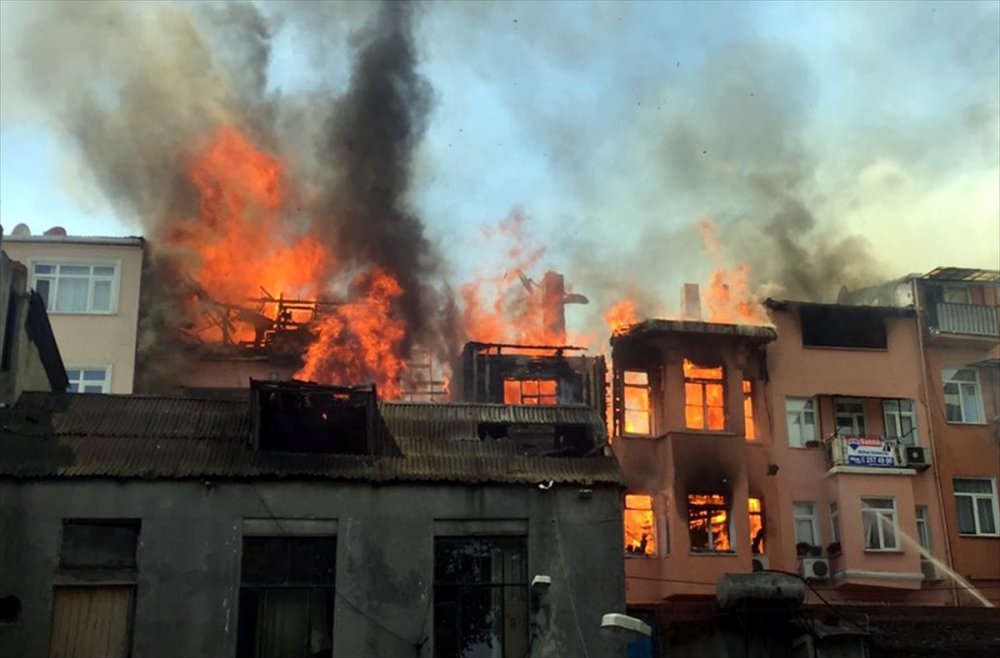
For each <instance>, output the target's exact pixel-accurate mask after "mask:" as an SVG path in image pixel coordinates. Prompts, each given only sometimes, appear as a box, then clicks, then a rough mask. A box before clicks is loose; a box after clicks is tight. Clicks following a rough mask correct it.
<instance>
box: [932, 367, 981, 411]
mask: <svg viewBox="0 0 1000 658" xmlns="http://www.w3.org/2000/svg"><path fill="white" fill-rule="evenodd" d="M963 370H967V371H969V372H971V373H972V374H973V375H974V378H975V379H974V381H971V382H967V381H960V380H959V381H953V380H952V379H951V377H953V376H955V375H957V374H958V373H959V372H961V371H963ZM948 373H951V375H950V376H949V375H948ZM949 384H954V385H955V386H957V387H958V402H959V404H958V408H959V411H961V413H962V419H961V420H952V419H951V418H949V417H948V399H947V396H948V395H952V394H951V393H948V392H947V391H946V390H945V389H946V388H947V386H948V385H949ZM963 386H972V387H973V389H974V390H975V398H976V409H975V411H976V413H977V414H978V415H979V420H966V416H967V414H966V409H965V405H964V404H963V403H962V387H963ZM941 393H942V403H943V404H944V421H945V422H946V423H948V424H951V425H986V424H987V423H986V410H985V408H984V407H983V387H982V382H981V381H980V378H979V369H978V368H971V367H969V366H959V367H947V368H941ZM952 406H954V405H952Z"/></svg>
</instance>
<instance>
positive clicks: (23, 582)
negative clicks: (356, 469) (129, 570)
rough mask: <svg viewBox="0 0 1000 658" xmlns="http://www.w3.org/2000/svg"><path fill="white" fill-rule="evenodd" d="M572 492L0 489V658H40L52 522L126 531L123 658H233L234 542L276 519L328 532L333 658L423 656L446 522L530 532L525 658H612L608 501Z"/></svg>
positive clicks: (613, 586)
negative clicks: (331, 537)
mask: <svg viewBox="0 0 1000 658" xmlns="http://www.w3.org/2000/svg"><path fill="white" fill-rule="evenodd" d="M579 489H580V487H576V486H564V487H560V486H554V487H552V488H551V489H547V490H545V489H541V488H539V487H537V486H500V485H486V486H471V485H470V486H461V485H383V486H370V485H366V484H337V483H328V482H327V483H317V482H312V483H310V482H300V483H296V482H283V483H282V482H260V483H257V484H248V483H229V482H200V481H190V482H187V481H185V482H181V481H175V482H169V481H147V482H143V481H127V482H118V481H111V480H77V481H71V480H61V481H11V480H7V481H4V482H0V501H2V507H0V510H2V511H0V576H2V578H0V596H9V595H13V596H17V597H18V598H20V600H21V605H22V607H21V613H20V616H19V619H18V621H16V622H15V623H12V624H0V655H3V656H45V655H48V648H49V633H50V626H51V617H52V588H53V583H54V582H55V580H56V578H57V576H56V571H57V565H58V559H59V542H60V534H61V528H62V522H63V519H67V518H86V519H93V518H138V519H141V521H142V527H141V531H140V537H139V547H138V577H137V595H136V596H137V598H136V610H135V613H136V618H135V624H134V634H133V643H132V655H133V656H135V657H136V658H143V657H146V656H185V657H196V656H212V657H215V656H234V655H235V653H236V631H237V619H238V615H239V610H238V609H237V608H238V602H239V582H240V559H241V550H242V536H243V533H244V527H245V526H246V525H247V519H262V520H268V519H270V518H272V517H276V518H278V519H282V520H286V519H287V520H293V519H326V520H328V522H327V526H328V527H336V534H337V593H338V595H337V598H336V608H335V611H334V633H333V636H334V655H336V656H401V657H402V656H432V655H434V646H433V636H434V632H433V630H434V620H433V604H432V601H431V596H432V593H433V566H434V565H433V555H434V552H433V545H434V542H433V540H434V532H435V530H434V528H435V525H436V522H438V523H437V525H438V527H439V528H440V527H441V523H440V521H441V520H445V519H459V520H461V519H466V520H469V519H472V520H475V519H482V520H487V521H490V520H492V521H493V522H494V523H498V524H500V525H503V520H520V522H521V523H522V524H523V525H526V527H527V540H528V566H529V572H528V573H529V579H530V577H531V576H532V575H535V574H545V575H548V576H551V578H552V585H551V588H550V589H549V591H548V592H547V593H546V594H544V595H542V598H541V599H540V603H542V605H543V608H542V613H540V614H536V615H535V616H534V618H533V620H532V621H533V625H534V626H535V637H534V638H533V640H532V655H536V656H582V655H590V656H615V655H624V654H625V647H624V645H623V644H621V643H620V641H618V640H615V639H613V638H609V637H605V636H603V635H602V634H601V633H600V630H599V627H600V623H601V616H602V615H603V614H604V613H607V612H624V611H625V600H624V572H623V560H622V544H621V542H622V539H621V537H622V525H621V500H620V494H619V491H618V490H617V489H616V488H614V487H605V488H595V489H594V491H593V492H592V495H591V496H590V497H589V498H587V497H581V496H580V495H579ZM265 522H267V521H265ZM286 525H289V526H293V525H294V523H289V524H286ZM508 525H509V524H508ZM451 526H452V527H453V526H454V524H451ZM484 527H486V528H489V527H491V526H490V524H489V523H487V524H485V526H484ZM371 619H375V620H378V622H379V623H380V624H381V625H378V624H375V623H373V622H372V621H371ZM387 629H388V630H387ZM425 639H426V643H425V644H423V646H422V648H421V649H419V651H418V649H417V648H416V647H417V645H419V644H420V643H421V642H422V641H424V640H425Z"/></svg>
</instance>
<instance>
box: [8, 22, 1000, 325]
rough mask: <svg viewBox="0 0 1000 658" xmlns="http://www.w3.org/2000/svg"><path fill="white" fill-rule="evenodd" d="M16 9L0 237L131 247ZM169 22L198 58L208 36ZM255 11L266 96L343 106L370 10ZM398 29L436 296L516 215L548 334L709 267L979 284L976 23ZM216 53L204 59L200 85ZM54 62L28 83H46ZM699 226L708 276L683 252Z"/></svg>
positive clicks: (829, 282)
mask: <svg viewBox="0 0 1000 658" xmlns="http://www.w3.org/2000/svg"><path fill="white" fill-rule="evenodd" d="M35 4H36V3H14V2H4V3H3V4H2V6H0V44H2V45H0V48H2V51H0V54H2V59H0V222H2V224H3V226H4V230H5V231H6V232H9V231H10V230H11V229H12V228H13V226H14V225H15V224H17V223H21V222H23V223H26V224H28V225H29V226H30V228H31V230H32V231H33V232H36V233H37V232H41V231H43V230H45V229H47V228H49V227H50V226H54V225H60V226H63V227H65V228H66V229H67V230H68V231H69V233H70V234H77V235H134V234H142V233H143V232H144V221H143V218H141V217H136V216H134V213H130V212H129V211H128V210H127V209H126V208H124V207H123V206H122V205H121V204H119V203H116V201H115V199H113V198H108V197H109V193H108V190H107V189H106V188H102V186H101V185H99V184H98V183H97V182H96V181H95V177H94V176H93V175H91V173H90V172H88V170H87V160H86V159H85V158H83V157H81V154H80V146H79V144H78V143H77V142H75V141H74V140H73V139H72V137H71V136H70V135H69V131H68V130H67V128H66V125H65V123H64V122H63V121H62V118H63V117H61V116H60V111H59V107H58V104H57V103H55V102H54V101H53V98H58V94H56V93H55V92H53V91H52V89H42V90H40V87H41V85H40V84H38V82H39V81H38V80H37V79H36V80H32V77H33V76H32V75H31V74H30V73H28V71H30V70H31V69H30V68H29V67H28V66H25V64H24V61H25V54H24V53H25V52H26V51H25V50H24V44H25V43H26V42H28V41H30V40H31V39H32V38H34V37H33V35H37V34H38V30H41V31H42V32H44V31H45V29H46V27H45V20H46V19H45V18H44V14H41V13H40V12H38V11H37V9H36V8H35V7H34V6H33V5H35ZM164 5H166V3H148V4H146V5H143V6H141V7H140V11H144V12H148V13H155V12H158V11H162V10H163V6H164ZM206 6H207V5H206ZM180 7H182V8H185V10H190V11H193V12H196V13H199V20H200V21H201V22H200V23H199V24H201V25H205V26H206V27H205V33H206V34H207V35H208V38H209V39H211V38H212V28H211V23H212V20H213V19H212V14H211V12H206V11H205V10H204V8H202V7H198V6H192V5H180ZM254 8H255V9H256V10H257V12H258V13H259V14H260V15H261V16H263V17H264V19H265V21H266V23H267V24H268V25H269V26H270V28H269V51H268V53H267V58H268V59H267V62H266V72H267V75H266V89H265V93H266V94H268V95H269V96H271V97H272V98H281V99H295V98H304V97H309V96H310V95H312V94H317V93H320V92H323V93H330V94H333V95H336V94H337V93H342V92H343V90H345V89H346V88H347V85H348V81H349V76H350V71H351V62H352V52H353V51H352V47H353V46H352V34H354V33H355V32H356V30H358V29H359V27H360V26H362V25H363V24H364V23H365V22H366V21H367V20H369V19H370V15H371V13H372V11H373V6H372V5H367V4H353V3H350V4H349V3H335V4H316V3H314V4H306V3H299V4H294V3H292V4H285V3H280V4H270V3H256V4H255V5H254ZM418 9H419V10H418V11H417V12H415V19H414V28H413V29H414V43H415V48H416V52H417V58H418V72H419V73H420V74H421V75H422V76H423V77H424V78H425V79H426V81H427V83H428V84H429V86H430V89H431V90H432V94H431V104H430V109H429V113H428V115H427V125H426V130H425V131H424V132H423V134H422V136H421V139H420V141H419V143H418V144H417V146H416V150H415V153H414V156H413V167H412V171H413V180H412V182H411V185H410V190H409V202H410V203H411V204H412V207H413V208H414V210H415V212H416V213H417V215H418V216H419V217H420V218H421V220H422V221H423V223H424V225H425V227H426V231H427V234H428V236H429V237H430V238H431V240H432V242H433V244H434V246H435V248H436V249H437V250H438V251H439V252H440V253H442V254H443V255H444V260H445V262H446V269H447V276H448V277H450V278H451V279H452V280H454V281H461V280H464V279H465V278H467V277H469V276H471V275H472V274H474V273H475V272H476V271H477V270H480V269H482V268H483V267H493V268H497V267H500V268H502V267H503V266H504V260H503V259H504V257H503V254H502V253H498V252H497V250H496V248H495V245H491V244H490V243H489V241H484V240H483V239H482V237H481V236H482V233H481V227H482V226H483V225H489V224H495V223H496V222H498V221H500V220H501V219H502V218H504V217H506V216H508V215H509V214H510V213H511V212H513V211H515V210H517V211H520V212H522V213H524V215H525V217H527V218H528V220H529V221H528V222H527V231H528V233H529V238H530V239H531V240H532V241H534V242H536V243H537V244H539V245H542V246H544V247H545V254H544V257H543V259H542V261H541V263H540V264H539V271H538V272H533V273H530V274H531V275H533V276H534V277H535V278H540V276H541V273H542V270H543V269H544V268H546V267H552V268H555V269H558V270H560V271H563V272H565V273H566V275H567V279H568V280H569V281H570V283H571V285H572V286H573V287H574V288H575V289H576V290H578V291H580V292H582V293H584V294H587V295H589V296H591V298H592V301H593V302H594V303H593V304H591V306H590V307H589V308H586V309H582V310H576V309H574V310H572V311H571V313H583V314H585V316H586V317H585V318H583V319H582V321H587V318H591V319H592V318H593V317H594V316H596V315H597V314H599V313H601V312H602V311H603V308H606V306H607V305H608V304H609V303H611V302H612V301H613V300H614V299H615V298H616V297H618V296H621V295H626V294H627V295H631V296H634V297H637V298H639V299H640V300H644V301H645V302H646V304H647V305H648V306H649V307H661V308H669V307H670V306H671V305H676V300H677V298H678V297H679V290H680V287H681V284H682V283H683V282H685V281H692V280H693V281H699V280H703V279H704V278H705V277H706V276H707V275H708V273H709V272H710V271H711V270H712V268H714V267H716V266H718V265H725V266H727V267H736V266H738V265H740V264H743V263H748V264H749V265H750V266H751V267H752V268H754V272H755V273H756V274H755V282H756V283H757V284H758V285H760V286H761V289H762V290H764V291H765V292H767V291H768V290H770V289H772V288H775V287H777V288H782V287H783V286H784V289H785V290H790V291H792V293H794V292H797V291H801V292H800V294H801V295H809V294H811V293H810V292H809V290H811V289H810V288H809V286H806V285H805V284H802V285H801V286H799V287H796V286H795V285H792V286H788V285H785V281H786V279H787V278H788V277H794V276H801V273H798V274H796V272H794V271H793V270H795V269H796V268H802V267H806V268H813V271H814V273H815V274H816V276H817V277H818V278H819V279H820V281H821V283H822V289H823V292H824V294H829V291H830V290H836V289H837V288H839V285H840V284H841V283H847V284H849V285H851V286H852V287H853V286H857V285H863V284H865V283H874V282H876V281H878V280H885V279H889V278H892V277H896V276H900V275H903V274H907V273H912V272H926V271H928V270H930V269H932V268H934V267H936V266H938V265H949V266H952V265H953V266H967V267H982V268H993V269H1000V182H998V181H1000V46H998V44H1000V3H997V2H984V3H962V2H941V3H935V2H921V3H893V2H878V3H874V2H861V3H850V2H834V3H807V2H787V3H786V2H760V3H738V2H716V3H697V2H642V3H586V2H565V3H563V2H544V3H543V2H527V3H424V4H423V5H422V6H420V7H419V8H418ZM40 15H41V16H42V18H41V19H40V18H39V16H40ZM320 17H321V18H320ZM317 24H321V25H322V28H321V34H318V29H317V27H316V25H317ZM95 38H96V36H95ZM96 47H98V48H100V47H102V46H101V45H100V44H98V45H97V46H96ZM107 47H108V48H111V47H113V45H108V46H107ZM67 50H71V49H69V48H67ZM230 50H231V51H232V52H234V53H238V51H239V50H240V46H239V44H236V45H233V44H231V43H228V42H225V41H224V40H220V41H219V44H218V45H216V46H215V47H214V50H213V53H214V54H215V56H216V57H218V58H220V59H221V60H223V64H224V63H225V58H226V55H227V52H229V51H230ZM77 56H78V57H86V55H85V54H78V55H77ZM136 56H141V53H140V52H137V53H136ZM73 58H74V55H73V53H70V52H65V53H62V54H61V56H60V57H58V58H53V59H52V60H49V64H48V66H49V67H56V68H57V69H58V68H59V67H62V66H65V67H66V72H65V74H66V75H67V76H68V75H71V74H74V73H73V71H75V69H74V68H73V67H77V66H80V64H79V62H72V61H70V60H72V59H73ZM233 62H234V63H235V64H234V69H233V71H232V72H231V75H232V76H233V77H234V78H236V77H238V76H239V75H241V74H242V72H243V71H242V70H241V69H240V63H241V62H242V60H240V59H239V58H238V57H235V56H234V59H233ZM103 73H107V72H98V74H95V75H97V76H98V77H95V78H94V85H95V86H98V87H99V86H100V85H101V84H102V78H100V77H99V74H103ZM111 73H114V71H112V72H111ZM75 75H80V74H78V73H75ZM88 75H90V74H89V73H88ZM109 79H113V77H111V78H109ZM59 80H60V77H59V71H58V70H57V71H54V72H52V76H51V79H50V80H47V81H46V82H45V83H44V84H48V85H58V84H60V82H59ZM107 94H108V98H107V101H108V103H111V104H114V102H115V97H114V91H113V89H112V90H111V91H108V92H107ZM285 129H286V130H288V128H287V127H286V128H285ZM706 217H710V218H712V219H713V220H714V221H715V222H716V225H717V227H718V231H719V234H720V238H721V240H722V242H723V244H724V246H725V253H724V254H723V255H722V256H719V257H715V258H713V257H711V256H710V255H708V254H706V253H705V251H704V250H703V249H702V248H701V247H700V239H699V236H698V233H697V232H696V231H695V230H694V226H695V224H696V223H697V222H698V221H699V220H700V219H703V218H706ZM720 259H721V260H722V261H723V262H721V263H720V262H718V261H719V260H720ZM817 294H818V293H817ZM571 321H572V318H571Z"/></svg>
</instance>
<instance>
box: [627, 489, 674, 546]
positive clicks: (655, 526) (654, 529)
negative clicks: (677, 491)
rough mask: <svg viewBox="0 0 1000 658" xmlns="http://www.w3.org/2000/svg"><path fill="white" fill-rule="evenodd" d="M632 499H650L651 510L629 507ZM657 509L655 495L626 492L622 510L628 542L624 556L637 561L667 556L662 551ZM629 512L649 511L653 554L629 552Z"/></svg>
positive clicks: (642, 492)
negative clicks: (627, 519)
mask: <svg viewBox="0 0 1000 658" xmlns="http://www.w3.org/2000/svg"><path fill="white" fill-rule="evenodd" d="M632 497H636V498H648V499H649V508H648V509H647V508H645V507H629V498H632ZM656 508H657V505H656V496H654V495H653V494H651V493H647V492H644V491H627V492H625V496H624V498H623V499H622V510H623V518H622V521H623V525H625V536H624V539H625V541H626V545H625V546H624V547H623V550H624V555H625V557H626V558H637V559H643V558H646V559H648V558H655V557H659V556H660V555H661V554H665V551H661V549H660V536H659V535H660V533H659V526H660V524H659V523H658V522H657V514H656V511H657V510H656ZM629 511H635V512H646V511H648V512H649V514H650V517H651V529H650V534H651V537H652V540H653V547H652V551H651V552H649V553H639V552H630V551H629V550H628V543H627V542H628V526H627V521H626V519H625V517H627V516H628V513H629Z"/></svg>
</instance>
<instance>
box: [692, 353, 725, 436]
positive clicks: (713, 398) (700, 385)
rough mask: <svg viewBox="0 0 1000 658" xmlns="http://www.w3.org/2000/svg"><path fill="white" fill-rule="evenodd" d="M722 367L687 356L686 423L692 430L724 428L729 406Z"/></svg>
mask: <svg viewBox="0 0 1000 658" xmlns="http://www.w3.org/2000/svg"><path fill="white" fill-rule="evenodd" d="M723 386H724V384H723V378H722V366H718V367H715V368H712V367H706V366H700V365H697V364H695V363H693V362H691V361H688V360H687V359H684V423H685V427H687V428H688V429H692V430H722V429H725V427H726V405H725V394H724V391H723Z"/></svg>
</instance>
